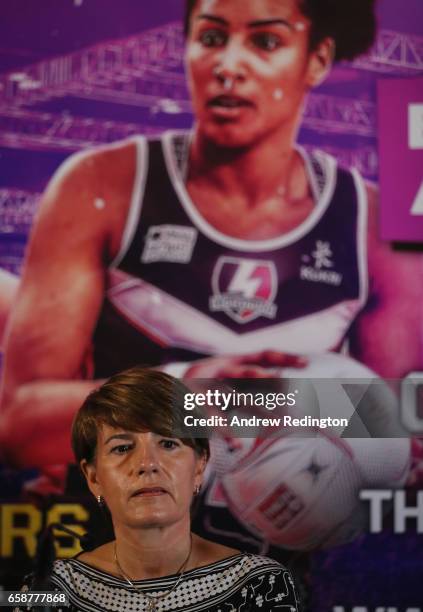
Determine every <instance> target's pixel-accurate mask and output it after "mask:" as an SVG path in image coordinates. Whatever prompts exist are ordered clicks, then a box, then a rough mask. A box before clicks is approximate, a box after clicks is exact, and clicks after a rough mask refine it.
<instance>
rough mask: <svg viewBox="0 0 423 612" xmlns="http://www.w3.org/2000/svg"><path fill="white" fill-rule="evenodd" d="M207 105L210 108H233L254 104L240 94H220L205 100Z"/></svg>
mask: <svg viewBox="0 0 423 612" xmlns="http://www.w3.org/2000/svg"><path fill="white" fill-rule="evenodd" d="M207 106H208V107H210V108H223V109H233V108H242V107H252V106H254V104H253V103H252V102H251V100H248V98H242V97H241V96H235V95H227V94H222V95H220V96H215V97H214V98H210V100H209V101H208V102H207Z"/></svg>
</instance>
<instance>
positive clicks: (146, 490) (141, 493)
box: [131, 487, 169, 497]
mask: <svg viewBox="0 0 423 612" xmlns="http://www.w3.org/2000/svg"><path fill="white" fill-rule="evenodd" d="M168 493H169V492H168V491H167V490H166V489H164V488H163V487H141V488H140V489H136V490H135V491H134V492H133V493H132V494H131V497H156V496H160V495H168Z"/></svg>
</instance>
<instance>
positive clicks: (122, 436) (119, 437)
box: [104, 432, 133, 444]
mask: <svg viewBox="0 0 423 612" xmlns="http://www.w3.org/2000/svg"><path fill="white" fill-rule="evenodd" d="M132 437H133V436H132V434H131V433H129V432H128V433H121V434H113V435H112V436H110V437H109V438H107V440H106V441H105V443H104V444H108V443H109V442H111V441H112V440H132Z"/></svg>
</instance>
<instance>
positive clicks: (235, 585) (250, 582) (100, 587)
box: [15, 553, 299, 612]
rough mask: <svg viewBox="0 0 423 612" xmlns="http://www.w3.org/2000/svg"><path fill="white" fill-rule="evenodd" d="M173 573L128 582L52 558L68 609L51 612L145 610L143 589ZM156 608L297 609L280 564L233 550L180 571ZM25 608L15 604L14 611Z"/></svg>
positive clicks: (155, 591)
mask: <svg viewBox="0 0 423 612" xmlns="http://www.w3.org/2000/svg"><path fill="white" fill-rule="evenodd" d="M177 579H178V577H177V575H172V576H166V577H163V578H158V579H155V580H138V581H134V587H131V586H130V585H129V584H128V583H127V582H126V581H125V580H123V579H122V578H117V577H116V576H112V575H111V574H108V573H106V572H104V571H101V570H99V569H95V568H93V567H91V566H90V565H87V564H86V563H83V562H82V561H79V560H78V559H69V560H60V561H56V562H55V564H54V568H53V573H52V576H51V583H52V588H53V589H55V590H60V591H64V592H65V593H67V595H68V596H69V601H70V604H71V606H70V608H69V607H63V608H60V607H59V608H55V610H57V612H69V611H71V612H79V611H89V612H97V611H101V612H122V611H125V612H138V611H144V610H148V603H149V600H148V598H147V597H143V593H148V594H149V595H152V596H158V595H160V594H161V593H163V592H165V591H168V590H169V589H170V588H171V587H172V586H173V585H174V584H175V581H176V580H177ZM156 602H157V604H156V605H157V608H156V609H157V610H158V612H168V611H170V610H172V611H174V612H180V611H182V610H183V611H184V612H197V611H200V610H202V611H207V612H249V611H253V610H258V611H260V612H265V611H268V612H270V611H272V610H273V611H274V612H298V610H299V602H298V600H297V596H296V593H295V589H294V583H293V580H292V577H291V575H290V573H289V572H288V570H287V569H285V568H284V567H283V566H282V565H280V564H279V563H277V562H276V561H273V560H272V559H269V558H267V557H260V556H258V555H250V554H243V553H241V554H237V555H234V556H232V557H229V558H227V559H224V560H222V561H217V562H215V563H211V564H209V565H205V566H203V567H199V568H197V569H193V570H190V571H187V572H185V574H184V575H183V577H182V580H180V582H179V584H178V586H177V587H176V588H175V589H174V590H173V591H172V592H170V593H169V594H168V595H167V596H166V597H163V598H162V599H158V600H156ZM28 609H29V608H25V607H22V608H16V609H15V612H19V611H22V612H23V610H28Z"/></svg>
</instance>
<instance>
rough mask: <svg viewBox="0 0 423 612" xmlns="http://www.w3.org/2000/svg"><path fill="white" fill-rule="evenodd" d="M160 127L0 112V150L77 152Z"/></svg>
mask: <svg viewBox="0 0 423 612" xmlns="http://www.w3.org/2000/svg"><path fill="white" fill-rule="evenodd" d="M163 130H164V128H162V127H152V126H151V125H150V126H148V125H139V124H135V123H121V122H118V121H109V120H99V119H91V118H84V117H74V116H73V115H70V114H69V113H62V114H54V113H40V112H37V111H32V110H25V109H22V108H17V109H7V108H6V109H2V108H0V146H4V147H10V148H19V149H22V148H25V149H30V150H49V151H50V150H51V151H69V152H72V151H77V150H79V149H82V148H85V147H92V146H95V145H100V144H105V143H108V142H115V141H117V140H122V139H124V138H128V137H129V136H132V135H134V134H145V135H154V134H157V133H161V132H163Z"/></svg>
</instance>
